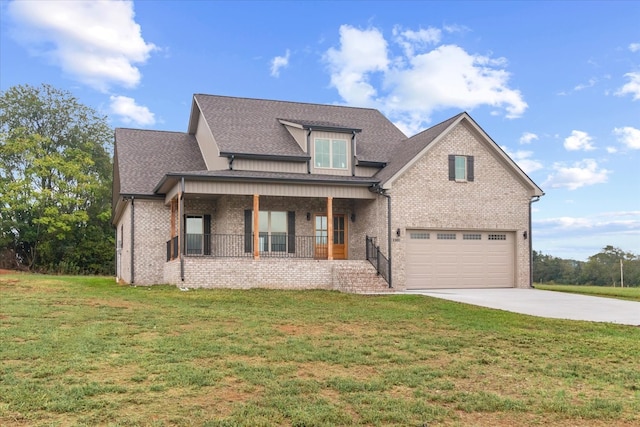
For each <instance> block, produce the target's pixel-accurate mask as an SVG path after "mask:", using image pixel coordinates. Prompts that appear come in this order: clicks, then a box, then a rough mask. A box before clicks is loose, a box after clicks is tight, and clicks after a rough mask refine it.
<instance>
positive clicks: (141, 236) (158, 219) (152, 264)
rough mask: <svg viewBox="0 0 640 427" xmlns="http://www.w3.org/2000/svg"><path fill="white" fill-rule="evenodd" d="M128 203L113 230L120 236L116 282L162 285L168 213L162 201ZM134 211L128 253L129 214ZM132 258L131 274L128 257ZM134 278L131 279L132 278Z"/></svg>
mask: <svg viewBox="0 0 640 427" xmlns="http://www.w3.org/2000/svg"><path fill="white" fill-rule="evenodd" d="M133 203H134V205H133V208H132V206H131V200H129V201H127V205H126V207H125V209H124V212H123V214H122V216H121V217H120V219H119V221H118V223H117V225H116V227H117V230H118V239H121V237H120V236H121V235H122V249H121V253H120V277H119V278H118V279H119V280H121V281H123V282H125V283H133V284H135V285H155V284H161V283H164V264H165V261H166V242H167V240H169V237H170V236H169V234H170V219H171V210H170V208H169V207H168V206H165V205H164V203H163V201H162V200H150V199H135V200H134V201H133ZM132 209H133V210H134V215H133V217H134V227H133V232H134V236H133V237H134V240H133V244H134V247H133V254H132V253H131V237H132V236H131V216H132V215H131V211H132ZM132 256H133V274H132V271H131V264H132V262H131V258H132ZM132 276H133V277H132Z"/></svg>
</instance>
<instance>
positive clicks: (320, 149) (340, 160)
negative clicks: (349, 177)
mask: <svg viewBox="0 0 640 427" xmlns="http://www.w3.org/2000/svg"><path fill="white" fill-rule="evenodd" d="M314 146H315V150H314V159H315V160H314V164H315V167H316V168H325V169H347V141H346V140H345V139H328V138H316V140H315V144H314Z"/></svg>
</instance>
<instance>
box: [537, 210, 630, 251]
mask: <svg viewBox="0 0 640 427" xmlns="http://www.w3.org/2000/svg"><path fill="white" fill-rule="evenodd" d="M537 216H538V214H536V215H535V216H534V220H533V243H534V245H535V246H536V248H537V250H541V249H542V250H543V252H544V253H549V254H553V255H554V256H560V257H562V258H570V259H585V260H586V259H587V258H588V257H589V256H591V255H594V254H596V253H598V252H600V250H601V249H602V248H603V247H605V246H607V245H613V246H616V247H619V248H622V249H623V250H625V251H631V252H634V253H638V251H639V250H640V246H639V243H638V242H640V239H639V238H640V211H620V212H602V213H598V214H595V215H588V216H582V217H571V216H562V217H555V218H544V219H535V217H537Z"/></svg>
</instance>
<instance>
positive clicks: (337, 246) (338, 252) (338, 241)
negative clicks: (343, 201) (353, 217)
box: [314, 214, 347, 259]
mask: <svg viewBox="0 0 640 427" xmlns="http://www.w3.org/2000/svg"><path fill="white" fill-rule="evenodd" d="M314 221H315V258H317V259H327V255H328V250H327V246H328V243H329V230H328V223H327V216H326V215H322V214H320V215H316V216H315V219H314ZM333 259H347V220H346V217H345V215H343V214H338V215H334V216H333Z"/></svg>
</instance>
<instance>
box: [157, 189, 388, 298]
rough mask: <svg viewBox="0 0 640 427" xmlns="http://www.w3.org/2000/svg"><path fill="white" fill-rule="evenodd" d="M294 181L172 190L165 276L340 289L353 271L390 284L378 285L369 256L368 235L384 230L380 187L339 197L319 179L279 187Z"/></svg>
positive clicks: (191, 282) (192, 283)
mask: <svg viewBox="0 0 640 427" xmlns="http://www.w3.org/2000/svg"><path fill="white" fill-rule="evenodd" d="M183 185H185V184H183ZM188 187H189V186H188V185H185V188H188ZM287 187H292V186H273V185H272V186H269V190H268V191H265V192H266V193H267V194H251V195H249V194H211V193H204V192H194V191H193V190H194V187H193V186H191V190H192V191H189V192H188V191H177V192H174V194H173V195H169V194H168V195H167V199H166V201H165V204H167V205H169V207H170V218H168V220H169V221H170V224H171V226H170V236H168V239H167V241H166V264H165V267H164V277H165V281H166V282H167V283H173V284H176V285H181V286H185V287H225V288H226V287H232V288H233V287H241V288H244V287H271V288H286V289H309V288H321V289H334V288H336V287H344V286H345V285H344V283H346V282H350V281H351V282H353V280H351V279H349V280H346V281H345V280H343V279H339V277H342V276H344V273H345V272H347V271H351V272H352V273H355V274H352V275H351V276H352V277H359V279H358V280H359V281H360V282H362V281H363V280H364V281H366V282H370V283H373V284H375V285H376V286H374V288H380V289H383V288H386V286H377V285H381V283H380V277H379V276H378V275H377V272H376V270H375V268H373V267H372V265H371V264H370V263H369V262H367V261H366V259H367V251H366V236H368V235H372V234H374V233H376V232H377V227H376V223H375V220H374V219H375V218H376V217H377V216H378V214H377V212H376V209H377V206H378V204H377V203H376V198H375V197H376V196H375V194H373V193H371V192H370V191H368V188H366V187H364V188H363V187H362V186H358V187H347V188H346V191H345V189H344V188H342V189H341V190H342V191H338V192H337V193H338V194H339V195H340V197H336V196H332V195H327V196H320V197H318V196H319V195H315V194H313V193H317V192H318V187H316V186H302V189H304V190H305V191H303V192H300V191H297V193H298V194H296V195H280V194H278V193H283V192H286V191H287ZM325 187H326V186H325ZM329 187H331V186H329ZM298 190H300V188H298ZM331 190H332V189H331V188H329V189H327V188H324V189H322V191H321V192H327V191H331ZM274 193H275V194H274ZM305 193H306V194H305ZM310 193H311V194H310ZM345 196H347V197H345ZM365 278H366V279H365ZM382 282H383V283H386V282H384V280H382ZM340 283H342V285H339V284H340ZM348 287H353V286H352V284H349V285H348Z"/></svg>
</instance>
